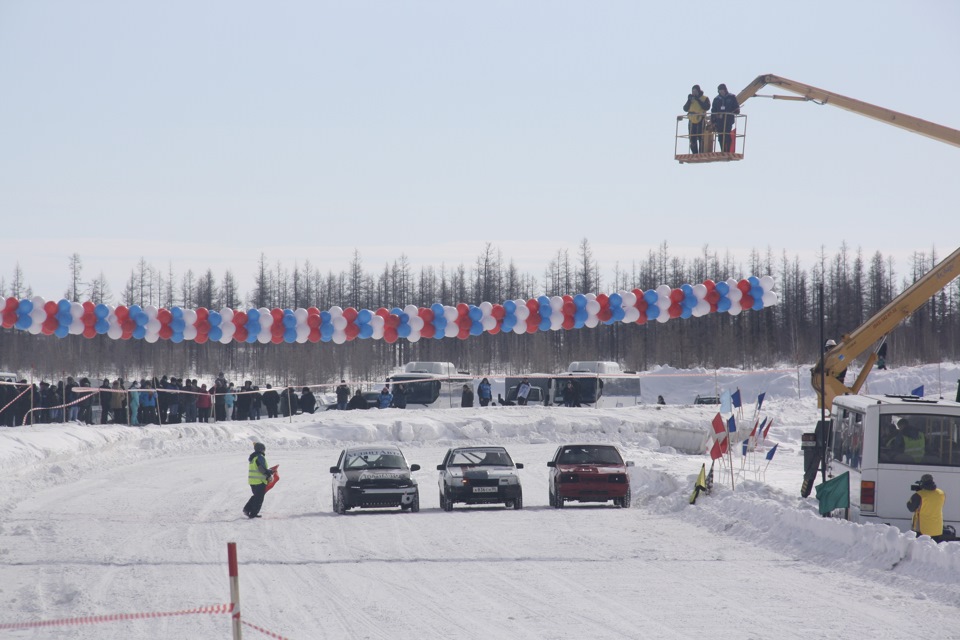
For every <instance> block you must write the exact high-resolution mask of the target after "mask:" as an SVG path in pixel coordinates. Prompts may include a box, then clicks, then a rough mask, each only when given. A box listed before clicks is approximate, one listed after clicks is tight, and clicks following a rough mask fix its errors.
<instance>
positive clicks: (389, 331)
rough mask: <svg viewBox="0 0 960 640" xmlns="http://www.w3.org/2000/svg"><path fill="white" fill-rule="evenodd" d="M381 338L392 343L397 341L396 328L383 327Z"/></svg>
mask: <svg viewBox="0 0 960 640" xmlns="http://www.w3.org/2000/svg"><path fill="white" fill-rule="evenodd" d="M383 339H384V340H385V341H387V342H388V343H390V344H393V343H394V342H396V341H397V330H396V329H394V328H393V327H384V328H383Z"/></svg>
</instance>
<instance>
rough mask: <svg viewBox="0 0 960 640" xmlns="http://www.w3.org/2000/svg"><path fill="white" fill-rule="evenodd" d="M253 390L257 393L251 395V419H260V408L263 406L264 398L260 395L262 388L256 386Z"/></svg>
mask: <svg viewBox="0 0 960 640" xmlns="http://www.w3.org/2000/svg"><path fill="white" fill-rule="evenodd" d="M253 390H254V391H256V392H257V393H252V394H250V397H251V400H250V419H251V420H259V419H260V407H262V406H263V396H261V395H260V387H257V386H254V387H253Z"/></svg>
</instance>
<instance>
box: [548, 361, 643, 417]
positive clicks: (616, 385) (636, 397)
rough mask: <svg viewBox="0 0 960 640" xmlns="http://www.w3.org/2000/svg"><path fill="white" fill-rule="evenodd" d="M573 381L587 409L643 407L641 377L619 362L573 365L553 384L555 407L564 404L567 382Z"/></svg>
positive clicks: (590, 362)
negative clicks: (641, 404)
mask: <svg viewBox="0 0 960 640" xmlns="http://www.w3.org/2000/svg"><path fill="white" fill-rule="evenodd" d="M571 380H573V382H574V384H576V385H577V386H578V387H579V391H580V404H581V405H583V406H589V407H597V408H607V407H632V406H634V405H637V404H640V376H638V375H637V374H636V373H634V372H627V371H624V370H623V369H621V368H620V365H619V364H617V363H616V362H602V361H593V360H590V361H582V360H581V361H578V362H571V363H570V365H569V366H568V367H567V372H566V374H561V375H560V376H558V377H555V378H554V379H553V381H552V385H551V387H552V394H553V404H560V405H562V404H564V403H565V400H566V398H565V397H564V392H565V390H566V388H567V383H568V382H570V381H571Z"/></svg>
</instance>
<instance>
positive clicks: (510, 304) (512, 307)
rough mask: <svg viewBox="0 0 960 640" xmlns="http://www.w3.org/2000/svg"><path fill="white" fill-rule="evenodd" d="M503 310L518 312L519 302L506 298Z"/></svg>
mask: <svg viewBox="0 0 960 640" xmlns="http://www.w3.org/2000/svg"><path fill="white" fill-rule="evenodd" d="M503 310H504V311H506V312H507V313H516V311H517V303H516V302H514V301H513V300H505V301H504V303H503Z"/></svg>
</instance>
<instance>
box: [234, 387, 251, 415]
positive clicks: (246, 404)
mask: <svg viewBox="0 0 960 640" xmlns="http://www.w3.org/2000/svg"><path fill="white" fill-rule="evenodd" d="M253 396H254V394H253V382H252V381H251V380H244V381H243V387H241V388H240V391H239V392H238V393H237V420H249V419H250V405H251V403H253Z"/></svg>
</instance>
